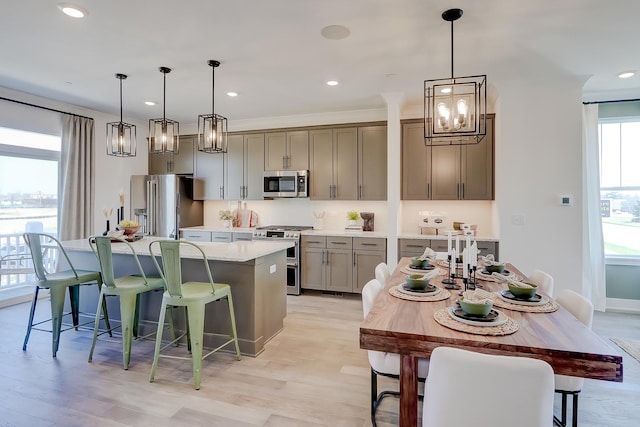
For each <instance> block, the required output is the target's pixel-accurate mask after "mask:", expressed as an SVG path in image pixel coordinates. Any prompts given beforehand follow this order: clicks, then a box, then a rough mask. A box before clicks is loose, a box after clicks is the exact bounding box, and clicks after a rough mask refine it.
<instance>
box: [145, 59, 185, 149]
mask: <svg viewBox="0 0 640 427" xmlns="http://www.w3.org/2000/svg"><path fill="white" fill-rule="evenodd" d="M159 70H160V72H161V73H162V75H163V82H164V89H163V92H162V118H161V119H150V120H149V153H152V154H164V153H172V154H178V148H179V146H178V144H179V142H180V141H179V134H180V124H179V123H178V122H177V121H175V120H171V119H167V118H166V106H167V103H166V99H167V74H168V73H170V72H171V68H167V67H160V68H159Z"/></svg>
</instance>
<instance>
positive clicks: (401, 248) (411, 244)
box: [398, 236, 500, 260]
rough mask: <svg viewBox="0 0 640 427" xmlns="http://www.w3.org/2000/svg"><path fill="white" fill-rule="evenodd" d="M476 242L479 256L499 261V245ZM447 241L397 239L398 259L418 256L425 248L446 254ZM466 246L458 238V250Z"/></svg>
mask: <svg viewBox="0 0 640 427" xmlns="http://www.w3.org/2000/svg"><path fill="white" fill-rule="evenodd" d="M476 241H477V242H478V250H479V251H480V255H482V256H484V255H487V254H493V256H494V257H495V259H496V260H499V259H500V253H499V249H500V245H499V244H498V242H496V241H493V240H476ZM447 246H448V243H447V239H410V238H401V239H398V259H400V258H403V257H408V258H411V257H414V256H420V255H422V254H423V253H424V250H425V249H426V248H431V249H433V250H434V251H436V252H447ZM465 246H466V239H465V237H464V236H460V249H461V250H462V249H464V248H465Z"/></svg>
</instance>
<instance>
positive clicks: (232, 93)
mask: <svg viewBox="0 0 640 427" xmlns="http://www.w3.org/2000/svg"><path fill="white" fill-rule="evenodd" d="M227 96H230V97H232V98H233V97H236V96H238V93H237V92H227Z"/></svg>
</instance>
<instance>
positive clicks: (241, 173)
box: [224, 133, 264, 200]
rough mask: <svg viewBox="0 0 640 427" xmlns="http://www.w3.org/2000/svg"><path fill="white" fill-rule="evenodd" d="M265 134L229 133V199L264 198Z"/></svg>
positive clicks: (226, 192)
mask: <svg viewBox="0 0 640 427" xmlns="http://www.w3.org/2000/svg"><path fill="white" fill-rule="evenodd" d="M263 170H264V134H263V133H249V134H234V135H229V149H228V152H227V182H226V185H225V186H224V187H225V199H227V200H263V196H262V171H263Z"/></svg>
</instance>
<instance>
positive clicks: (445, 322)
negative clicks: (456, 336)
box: [433, 308, 518, 336]
mask: <svg viewBox="0 0 640 427" xmlns="http://www.w3.org/2000/svg"><path fill="white" fill-rule="evenodd" d="M447 310H448V308H441V309H440V310H438V311H436V312H435V313H434V314H433V318H434V319H436V322H438V323H440V324H441V325H442V326H445V327H447V328H449V329H453V330H455V331H460V332H466V333H469V334H474V335H494V336H499V335H509V334H512V333H514V332H515V331H517V330H518V322H516V321H515V320H513V319H512V318H511V317H509V316H507V321H506V322H505V323H504V324H502V325H499V326H472V325H466V324H464V323H461V322H458V321H457V320H455V319H453V318H451V316H450V315H449V313H448V311H447Z"/></svg>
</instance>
